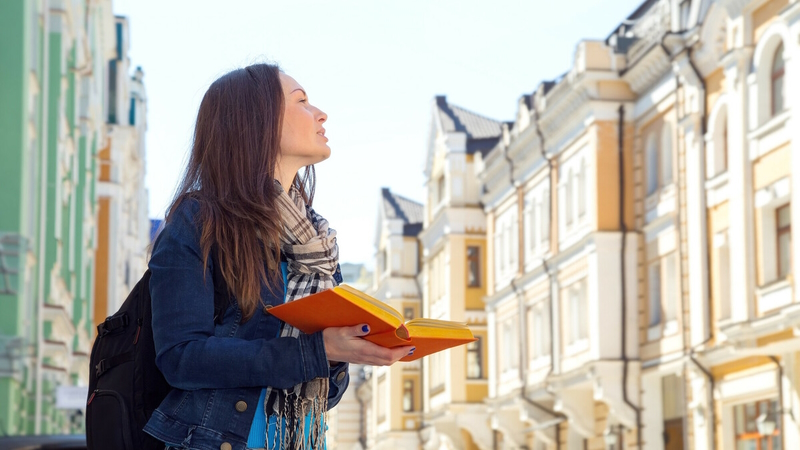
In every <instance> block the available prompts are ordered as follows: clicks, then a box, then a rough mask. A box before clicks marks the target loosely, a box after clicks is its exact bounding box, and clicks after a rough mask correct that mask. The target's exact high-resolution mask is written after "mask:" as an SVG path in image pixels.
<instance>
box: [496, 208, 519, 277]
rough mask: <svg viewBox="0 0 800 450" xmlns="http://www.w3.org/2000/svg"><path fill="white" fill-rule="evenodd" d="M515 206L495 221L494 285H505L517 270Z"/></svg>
mask: <svg viewBox="0 0 800 450" xmlns="http://www.w3.org/2000/svg"><path fill="white" fill-rule="evenodd" d="M515 206H516V205H514V206H512V207H510V208H508V209H506V210H505V211H504V212H503V213H501V214H500V215H499V216H498V217H497V219H496V220H495V231H494V243H495V257H496V258H495V272H496V275H497V276H496V277H495V283H497V284H502V283H505V282H506V281H507V280H508V279H509V278H511V277H513V276H514V274H515V273H516V270H517V260H518V259H519V258H518V253H519V251H520V248H519V235H518V234H519V233H518V229H519V228H518V224H517V209H516V207H515Z"/></svg>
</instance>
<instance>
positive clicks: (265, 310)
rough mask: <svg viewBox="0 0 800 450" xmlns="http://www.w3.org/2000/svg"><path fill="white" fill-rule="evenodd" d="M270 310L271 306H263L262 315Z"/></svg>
mask: <svg viewBox="0 0 800 450" xmlns="http://www.w3.org/2000/svg"><path fill="white" fill-rule="evenodd" d="M270 309H272V305H266V306H264V314H269V310H270Z"/></svg>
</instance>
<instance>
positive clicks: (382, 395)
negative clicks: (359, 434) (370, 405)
mask: <svg viewBox="0 0 800 450" xmlns="http://www.w3.org/2000/svg"><path fill="white" fill-rule="evenodd" d="M388 394H389V393H388V392H386V374H383V375H381V376H380V377H379V378H378V392H377V398H378V406H377V409H378V411H377V412H378V422H379V423H380V422H383V421H384V420H386V409H387V404H386V398H387V397H389V395H388Z"/></svg>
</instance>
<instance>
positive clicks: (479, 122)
mask: <svg viewBox="0 0 800 450" xmlns="http://www.w3.org/2000/svg"><path fill="white" fill-rule="evenodd" d="M436 106H437V109H438V110H439V118H440V119H441V121H442V127H443V128H444V131H445V132H451V131H462V132H465V133H467V137H468V138H469V139H493V138H494V139H496V138H499V137H500V135H501V134H502V128H501V126H502V122H499V121H497V120H494V119H490V118H488V117H484V116H481V115H478V114H475V113H474V112H472V111H467V110H466V109H464V108H462V107H460V106H456V105H453V104H450V103H447V98H446V97H445V96H443V95H438V96H436Z"/></svg>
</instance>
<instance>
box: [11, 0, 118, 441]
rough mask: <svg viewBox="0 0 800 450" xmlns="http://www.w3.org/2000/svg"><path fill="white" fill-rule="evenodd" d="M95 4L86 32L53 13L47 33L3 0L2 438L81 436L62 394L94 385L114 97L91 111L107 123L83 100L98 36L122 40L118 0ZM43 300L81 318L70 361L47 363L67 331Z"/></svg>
mask: <svg viewBox="0 0 800 450" xmlns="http://www.w3.org/2000/svg"><path fill="white" fill-rule="evenodd" d="M90 3H91V5H87V4H86V1H80V2H77V5H76V2H69V4H68V5H67V7H68V8H73V9H72V14H73V15H74V16H77V17H83V18H85V20H88V21H89V23H87V24H86V26H85V27H79V26H78V22H79V21H77V20H72V21H67V20H66V19H64V18H63V17H62V16H61V14H63V13H59V12H58V11H55V10H54V11H51V12H50V23H51V27H50V29H49V30H45V29H44V22H45V21H44V20H43V17H44V14H43V11H40V10H39V9H38V8H40V5H41V4H42V2H39V1H36V0H3V1H0V42H3V45H2V47H0V143H2V147H0V161H2V163H0V184H1V185H2V186H3V188H2V189H0V435H2V434H7V435H15V434H31V433H64V432H81V431H82V424H81V423H80V421H77V422H76V421H74V420H71V417H72V415H73V414H75V413H76V411H74V410H59V409H57V408H56V407H55V390H56V387H57V386H59V385H61V384H82V383H84V381H82V380H85V379H86V378H87V376H86V375H87V374H88V364H81V365H79V367H77V368H76V367H72V366H73V364H71V362H72V361H81V362H82V361H83V360H82V359H80V358H85V355H86V354H88V352H89V350H90V349H88V348H86V347H87V345H86V342H88V338H83V339H82V338H80V336H84V337H86V336H89V337H91V336H92V334H93V333H92V331H93V330H92V328H93V318H92V317H91V311H92V294H93V290H92V288H91V286H92V283H93V279H94V264H93V253H94V245H95V242H94V239H93V233H94V231H93V230H92V229H90V228H88V227H87V226H86V225H85V224H86V223H92V222H93V221H92V220H87V218H91V217H92V216H93V215H94V214H95V212H96V210H97V206H96V202H97V200H96V186H95V185H96V182H97V180H96V178H97V167H96V164H97V163H96V158H95V155H96V152H97V150H98V147H99V144H98V143H99V141H100V139H102V133H103V130H102V127H103V126H104V121H105V115H104V113H103V111H105V107H104V106H103V105H104V103H105V99H104V94H103V93H99V95H98V94H97V93H93V94H92V96H91V98H90V102H92V103H93V104H94V105H95V106H97V105H99V106H100V107H99V108H98V107H95V108H89V110H92V109H93V110H95V111H100V115H101V117H94V118H92V120H90V121H83V120H82V118H81V117H80V114H79V108H81V96H82V94H83V95H88V94H86V93H82V92H81V89H82V87H83V83H82V81H83V77H87V76H88V77H92V78H93V80H92V82H91V83H90V85H92V86H94V85H95V82H97V80H103V79H104V77H105V73H104V70H105V68H106V67H107V61H106V57H105V55H104V50H103V49H104V48H106V47H107V46H106V45H105V44H104V43H102V42H100V41H99V37H100V36H108V37H109V38H111V39H114V38H115V36H116V34H115V33H113V32H112V30H108V32H100V30H99V29H100V27H103V26H104V25H103V23H111V24H113V17H112V16H111V14H112V13H111V2H110V0H108V1H99V2H97V1H94V2H90ZM45 4H47V2H45ZM87 8H89V10H88V11H87ZM57 22H60V24H58V23H57ZM53 24H57V25H59V26H54V25H53ZM70 26H71V27H75V28H74V29H72V30H65V32H63V33H62V32H61V30H63V27H70ZM84 41H85V42H87V43H88V48H89V49H90V53H91V56H90V58H91V61H92V62H93V64H92V70H90V71H87V72H81V71H80V70H77V69H78V67H77V66H78V65H79V63H80V62H79V61H77V59H78V58H79V56H78V51H77V49H78V47H79V46H83V45H84ZM45 44H46V45H45ZM45 48H47V54H45ZM45 67H46V68H47V73H44V68H45ZM45 83H46V85H45ZM45 94H46V95H45ZM45 102H46V103H45ZM90 124H91V125H90ZM45 136H46V142H44V144H45V146H44V148H42V144H43V142H42V139H43V137H45ZM45 158H46V161H45V160H44V159H45ZM43 163H44V164H43ZM42 187H44V192H42V191H41V189H42ZM42 226H43V227H42ZM42 228H43V229H42ZM42 231H43V234H42ZM40 244H43V247H42V248H40V247H39V245H40ZM40 286H42V288H43V290H42V292H39V287H40ZM42 302H45V303H47V304H51V305H58V306H63V307H64V308H65V310H66V314H67V315H68V316H70V317H71V321H72V328H73V330H72V331H71V333H72V334H71V335H70V336H66V337H65V336H61V337H60V338H59V339H63V340H65V342H66V343H67V345H68V347H69V349H70V353H69V354H67V355H59V357H58V358H45V357H44V355H43V343H42V342H41V341H40V337H44V338H45V339H48V338H58V333H59V332H60V333H62V334H63V330H60V331H57V330H56V327H55V326H54V324H53V323H51V322H49V321H47V320H43V321H42V320H40V317H42V316H43V312H42V311H39V307H40V306H41V303H42ZM40 332H41V333H40ZM82 342H83V344H82ZM82 355H83V356H82ZM59 358H60V359H61V360H66V361H68V363H66V364H64V363H63V361H62V362H61V363H59ZM75 358H78V359H75ZM46 363H52V364H55V365H59V364H60V365H62V366H66V367H60V366H57V367H48V364H46ZM43 366H44V367H43ZM37 371H38V372H37ZM83 372H85V373H83ZM37 394H38V395H37ZM37 398H40V399H41V401H40V402H39V403H38V404H37ZM37 411H38V413H39V415H40V417H41V420H40V421H39V422H38V423H37V422H36V415H37Z"/></svg>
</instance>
